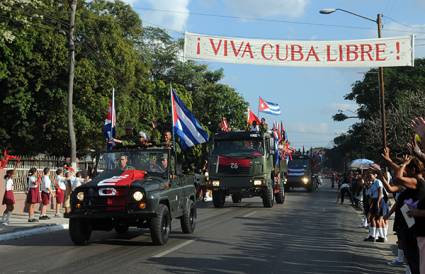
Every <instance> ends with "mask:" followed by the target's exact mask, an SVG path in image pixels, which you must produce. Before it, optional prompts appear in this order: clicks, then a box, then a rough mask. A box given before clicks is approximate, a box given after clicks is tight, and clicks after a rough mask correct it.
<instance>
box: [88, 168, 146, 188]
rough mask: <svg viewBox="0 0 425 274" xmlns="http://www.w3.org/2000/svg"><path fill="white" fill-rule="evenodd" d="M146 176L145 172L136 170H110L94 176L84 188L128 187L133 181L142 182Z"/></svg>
mask: <svg viewBox="0 0 425 274" xmlns="http://www.w3.org/2000/svg"><path fill="white" fill-rule="evenodd" d="M145 176H146V171H144V170H137V169H127V170H121V169H116V170H110V171H104V172H102V173H101V174H100V175H99V176H96V177H95V178H94V179H93V180H92V181H90V182H89V183H87V184H86V185H85V186H86V187H103V186H116V187H126V186H130V185H131V184H132V183H133V182H135V181H140V180H143V179H144V178H145Z"/></svg>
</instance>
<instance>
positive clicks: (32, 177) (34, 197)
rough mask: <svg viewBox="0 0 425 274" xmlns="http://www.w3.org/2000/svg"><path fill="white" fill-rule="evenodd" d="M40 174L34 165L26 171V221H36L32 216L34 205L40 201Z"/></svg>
mask: <svg viewBox="0 0 425 274" xmlns="http://www.w3.org/2000/svg"><path fill="white" fill-rule="evenodd" d="M40 179H41V177H40V174H39V173H38V171H37V169H36V168H35V167H32V168H31V169H30V170H29V172H28V193H27V199H26V202H27V204H28V207H29V208H28V222H30V223H33V222H38V220H37V219H35V218H34V212H35V205H36V204H38V203H40V190H39V185H40Z"/></svg>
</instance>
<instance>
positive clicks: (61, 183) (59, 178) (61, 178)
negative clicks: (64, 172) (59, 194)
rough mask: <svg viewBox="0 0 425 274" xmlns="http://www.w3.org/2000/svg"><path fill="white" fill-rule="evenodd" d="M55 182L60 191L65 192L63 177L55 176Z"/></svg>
mask: <svg viewBox="0 0 425 274" xmlns="http://www.w3.org/2000/svg"><path fill="white" fill-rule="evenodd" d="M56 182H58V186H59V188H60V189H62V190H63V191H65V190H66V184H65V177H63V176H60V175H57V176H56Z"/></svg>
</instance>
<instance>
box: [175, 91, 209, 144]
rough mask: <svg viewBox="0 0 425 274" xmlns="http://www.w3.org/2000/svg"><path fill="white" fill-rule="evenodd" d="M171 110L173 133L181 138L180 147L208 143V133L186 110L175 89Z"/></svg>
mask: <svg viewBox="0 0 425 274" xmlns="http://www.w3.org/2000/svg"><path fill="white" fill-rule="evenodd" d="M171 108H172V115H173V133H174V134H177V136H179V137H180V145H181V146H182V148H183V149H187V148H189V147H192V146H194V145H197V144H202V143H205V142H207V141H208V134H207V132H206V131H205V130H204V129H203V128H202V126H201V124H200V123H199V122H198V120H196V118H195V117H194V116H193V114H192V113H191V112H190V111H189V110H188V109H187V108H186V106H185V105H184V104H183V102H182V101H181V100H180V98H179V97H178V96H177V94H176V92H175V91H174V90H173V89H171Z"/></svg>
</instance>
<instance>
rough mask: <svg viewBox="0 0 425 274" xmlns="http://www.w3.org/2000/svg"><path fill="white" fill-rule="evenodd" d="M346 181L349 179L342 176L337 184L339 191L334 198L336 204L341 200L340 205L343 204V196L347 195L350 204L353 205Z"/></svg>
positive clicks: (348, 184)
mask: <svg viewBox="0 0 425 274" xmlns="http://www.w3.org/2000/svg"><path fill="white" fill-rule="evenodd" d="M348 180H349V177H348V176H347V175H346V176H344V178H343V180H342V181H341V183H340V184H339V191H338V195H337V197H336V202H337V203H338V201H339V199H341V205H342V204H343V203H344V197H345V194H347V196H348V198H350V202H351V204H353V196H352V194H351V190H350V183H349V181H348Z"/></svg>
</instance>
